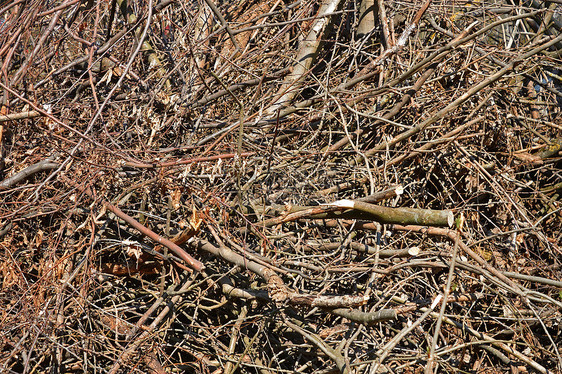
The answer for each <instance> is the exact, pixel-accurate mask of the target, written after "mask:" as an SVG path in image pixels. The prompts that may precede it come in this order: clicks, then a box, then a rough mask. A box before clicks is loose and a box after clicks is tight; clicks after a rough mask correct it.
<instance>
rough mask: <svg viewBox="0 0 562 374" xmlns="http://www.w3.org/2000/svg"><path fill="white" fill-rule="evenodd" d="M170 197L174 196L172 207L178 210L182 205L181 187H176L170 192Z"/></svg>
mask: <svg viewBox="0 0 562 374" xmlns="http://www.w3.org/2000/svg"><path fill="white" fill-rule="evenodd" d="M170 197H171V198H172V207H173V208H174V209H175V210H178V209H179V208H180V206H181V202H180V200H181V190H180V189H179V188H176V189H175V190H173V191H172V192H171V193H170Z"/></svg>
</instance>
